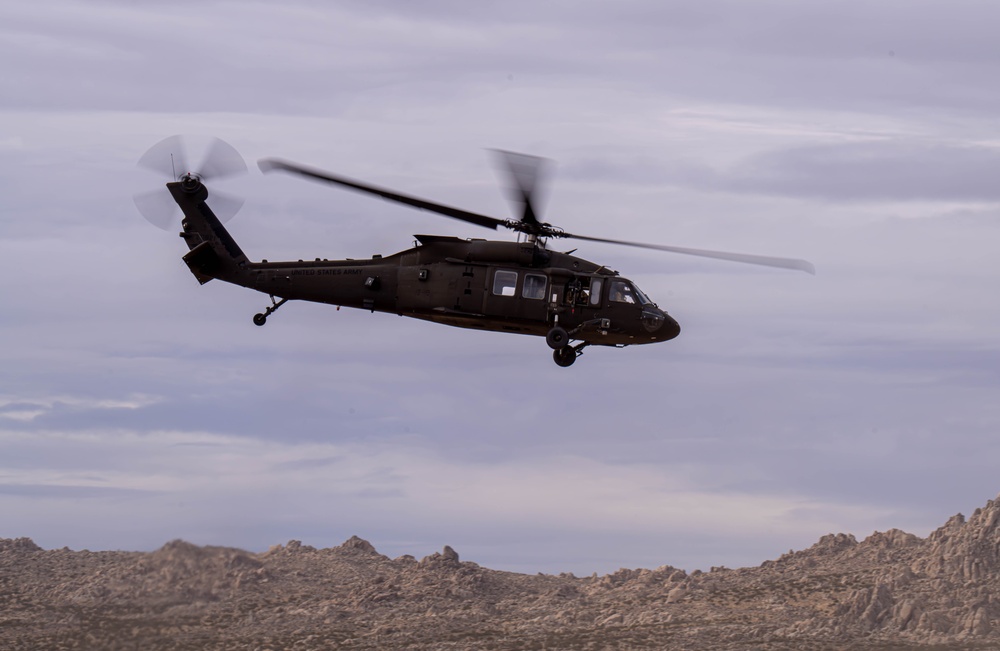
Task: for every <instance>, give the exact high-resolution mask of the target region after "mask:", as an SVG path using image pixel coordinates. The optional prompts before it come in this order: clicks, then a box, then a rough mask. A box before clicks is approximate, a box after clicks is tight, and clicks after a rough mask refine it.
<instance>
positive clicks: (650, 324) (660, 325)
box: [642, 305, 681, 341]
mask: <svg viewBox="0 0 1000 651" xmlns="http://www.w3.org/2000/svg"><path fill="white" fill-rule="evenodd" d="M642 326H643V328H645V329H646V332H648V333H649V340H650V341H669V340H671V339H673V338H674V337H676V336H677V335H679V334H680V333H681V326H680V324H679V323H677V322H676V321H674V319H673V318H671V316H670V315H669V314H667V313H666V312H665V311H663V310H661V309H660V308H658V307H654V306H652V305H647V306H646V307H644V308H643V310H642Z"/></svg>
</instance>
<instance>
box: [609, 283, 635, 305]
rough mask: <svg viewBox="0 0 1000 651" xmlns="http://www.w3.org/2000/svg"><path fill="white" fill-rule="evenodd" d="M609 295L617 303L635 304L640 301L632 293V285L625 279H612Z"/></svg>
mask: <svg viewBox="0 0 1000 651" xmlns="http://www.w3.org/2000/svg"><path fill="white" fill-rule="evenodd" d="M608 296H609V297H610V298H611V300H612V301H614V302H615V303H630V304H632V305H635V304H636V303H637V302H638V301H637V300H636V297H635V294H633V293H632V286H631V285H629V284H628V283H627V282H625V281H624V280H612V281H611V289H610V290H608Z"/></svg>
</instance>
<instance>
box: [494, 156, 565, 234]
mask: <svg viewBox="0 0 1000 651" xmlns="http://www.w3.org/2000/svg"><path fill="white" fill-rule="evenodd" d="M492 151H493V153H494V155H495V156H496V160H497V161H498V162H499V163H501V164H502V165H503V166H504V167H506V170H507V174H508V176H510V178H511V180H512V181H513V182H514V187H512V188H511V189H510V195H511V198H512V199H513V200H515V201H517V202H519V203H521V204H522V205H523V208H522V212H521V221H522V222H524V224H525V225H526V226H528V228H529V230H534V229H536V228H537V227H538V226H539V225H540V221H539V219H538V210H537V207H538V194H537V192H536V190H537V188H538V187H539V185H540V184H541V178H542V174H543V173H544V171H545V169H546V168H547V167H548V164H549V163H550V162H551V161H549V160H548V159H547V158H539V157H538V156H530V155H528V154H518V153H516V152H512V151H505V150H503V149H494V150H492Z"/></svg>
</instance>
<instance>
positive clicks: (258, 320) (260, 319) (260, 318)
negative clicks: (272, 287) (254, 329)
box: [253, 294, 288, 326]
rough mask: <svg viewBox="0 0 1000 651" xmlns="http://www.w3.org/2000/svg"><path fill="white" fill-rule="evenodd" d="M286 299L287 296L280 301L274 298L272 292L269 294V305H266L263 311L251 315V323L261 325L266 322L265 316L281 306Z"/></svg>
mask: <svg viewBox="0 0 1000 651" xmlns="http://www.w3.org/2000/svg"><path fill="white" fill-rule="evenodd" d="M287 300H288V299H287V298H283V299H281V300H280V301H275V300H274V295H273V294H272V295H271V306H270V307H268V308H267V309H266V310H264V311H263V312H258V313H257V314H254V315H253V324H254V325H257V326H262V325H264V324H265V323H267V317H269V316H271V313H272V312H274V311H275V310H277V309H278V308H279V307H281V306H282V305H284V304H285V301H287Z"/></svg>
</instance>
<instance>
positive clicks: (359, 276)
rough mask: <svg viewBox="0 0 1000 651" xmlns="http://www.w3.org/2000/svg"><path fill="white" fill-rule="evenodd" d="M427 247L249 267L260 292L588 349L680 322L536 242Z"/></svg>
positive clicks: (638, 338) (662, 332) (621, 282)
mask: <svg viewBox="0 0 1000 651" xmlns="http://www.w3.org/2000/svg"><path fill="white" fill-rule="evenodd" d="M416 238H417V242H418V245H417V246H415V247H413V248H411V249H407V250H405V251H401V252H399V253H396V254H393V255H390V256H385V257H382V256H374V257H372V258H370V259H364V260H322V259H316V260H313V261H309V262H306V261H297V262H267V261H262V262H259V263H249V264H248V265H247V271H248V272H249V273H250V274H251V275H252V276H253V278H254V284H253V287H252V288H253V289H256V290H258V291H261V292H264V293H267V294H270V295H272V296H279V297H281V298H285V299H290V300H292V299H294V300H306V301H314V302H320V303H329V304H333V305H338V306H344V307H352V308H360V309H365V310H370V311H372V312H388V313H393V314H398V315H400V316H408V317H413V318H418V319H425V320H428V321H433V322H436V323H442V324H446V325H452V326H457V327H462V328H475V329H480V330H491V331H497V332H511V333H518V334H527V335H538V336H546V335H547V334H548V332H549V331H550V330H551V329H552V327H553V326H554V325H559V326H560V327H562V328H564V329H565V330H566V331H567V332H569V333H571V336H572V338H573V339H576V340H579V341H585V342H587V343H588V344H598V345H600V344H604V345H611V346H624V345H630V344H645V343H654V342H658V341H666V340H669V339H673V338H674V337H676V336H677V335H678V333H679V332H680V327H679V326H678V325H677V323H676V321H674V320H673V319H672V318H670V317H669V316H667V315H666V313H665V312H663V311H662V310H660V309H659V308H658V307H657V306H656V305H655V304H653V303H652V302H651V301H649V300H648V299H647V298H645V295H643V294H642V293H641V292H640V291H639V290H638V289H637V288H636V287H635V286H634V285H633V284H632V283H631V282H630V281H628V280H627V279H625V278H622V277H621V276H619V275H618V274H617V273H616V272H614V271H611V270H609V269H607V268H605V267H602V266H600V265H597V264H594V263H592V262H589V261H587V260H583V259H581V258H577V257H574V256H571V255H567V254H564V253H556V252H552V251H547V250H544V249H540V248H538V247H537V246H536V245H534V244H533V243H518V242H502V241H490V240H480V239H471V240H464V239H460V238H456V237H445V236H433V235H418V236H416Z"/></svg>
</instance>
